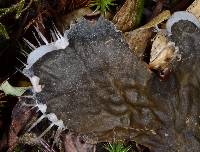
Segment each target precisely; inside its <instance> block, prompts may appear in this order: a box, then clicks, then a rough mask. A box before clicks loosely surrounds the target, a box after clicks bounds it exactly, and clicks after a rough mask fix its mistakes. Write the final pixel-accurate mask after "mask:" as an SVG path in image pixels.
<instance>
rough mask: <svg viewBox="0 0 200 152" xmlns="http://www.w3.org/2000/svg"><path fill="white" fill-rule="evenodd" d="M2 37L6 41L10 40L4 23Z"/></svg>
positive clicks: (0, 24) (1, 29)
mask: <svg viewBox="0 0 200 152" xmlns="http://www.w3.org/2000/svg"><path fill="white" fill-rule="evenodd" d="M0 36H2V37H4V38H6V39H9V35H8V32H7V30H6V28H5V26H4V25H3V24H2V23H0Z"/></svg>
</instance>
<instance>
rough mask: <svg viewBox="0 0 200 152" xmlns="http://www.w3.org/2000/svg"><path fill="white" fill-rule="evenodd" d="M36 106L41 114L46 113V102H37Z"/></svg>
mask: <svg viewBox="0 0 200 152" xmlns="http://www.w3.org/2000/svg"><path fill="white" fill-rule="evenodd" d="M37 107H38V110H39V111H40V112H42V113H43V114H44V113H46V111H47V105H46V104H38V105H37Z"/></svg>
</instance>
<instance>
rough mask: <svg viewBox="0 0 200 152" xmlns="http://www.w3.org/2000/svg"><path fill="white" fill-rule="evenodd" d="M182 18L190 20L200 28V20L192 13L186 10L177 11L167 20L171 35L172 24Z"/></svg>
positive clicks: (168, 30)
mask: <svg viewBox="0 0 200 152" xmlns="http://www.w3.org/2000/svg"><path fill="white" fill-rule="evenodd" d="M180 20H185V21H190V22H192V23H193V24H195V25H196V26H197V27H198V28H200V22H199V20H198V19H197V18H196V17H195V16H194V15H193V14H192V13H189V12H186V11H178V12H175V13H174V14H173V15H172V16H171V17H170V18H169V19H168V21H167V24H166V28H167V32H168V34H169V35H171V28H172V26H173V25H174V24H175V23H177V22H179V21H180Z"/></svg>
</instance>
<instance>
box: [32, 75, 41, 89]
mask: <svg viewBox="0 0 200 152" xmlns="http://www.w3.org/2000/svg"><path fill="white" fill-rule="evenodd" d="M29 79H30V81H31V83H32V85H33V90H34V92H41V91H42V86H41V85H39V82H40V78H39V77H37V76H32V77H30V78H29Z"/></svg>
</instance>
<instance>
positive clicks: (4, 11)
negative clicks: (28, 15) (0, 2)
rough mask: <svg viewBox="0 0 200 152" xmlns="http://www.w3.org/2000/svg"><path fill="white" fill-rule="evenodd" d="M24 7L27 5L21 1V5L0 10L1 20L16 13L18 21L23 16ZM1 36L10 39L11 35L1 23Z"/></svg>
mask: <svg viewBox="0 0 200 152" xmlns="http://www.w3.org/2000/svg"><path fill="white" fill-rule="evenodd" d="M24 5H25V0H20V2H19V3H17V4H14V5H11V6H10V7H8V8H0V18H2V17H4V16H6V15H8V14H10V13H13V12H15V13H16V16H15V18H16V19H18V18H19V17H20V16H21V13H22V11H23V8H24ZM0 36H3V37H4V38H6V39H9V35H8V32H7V30H6V27H5V25H3V24H2V23H1V22H0Z"/></svg>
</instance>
